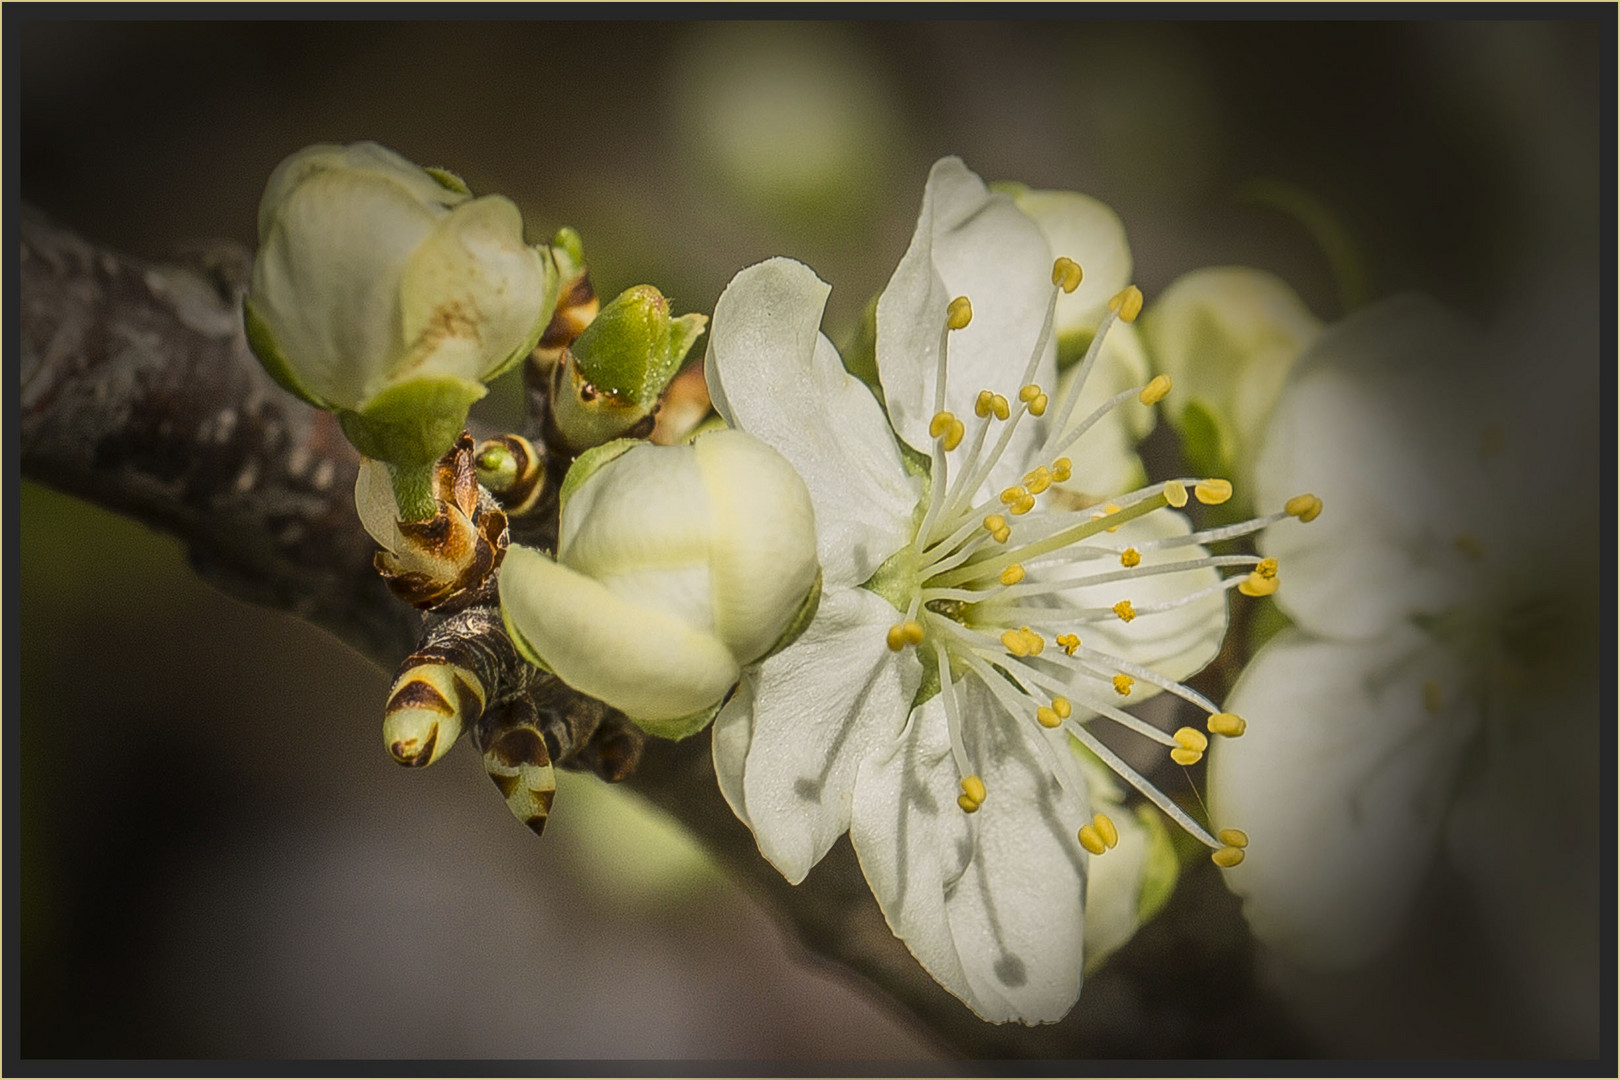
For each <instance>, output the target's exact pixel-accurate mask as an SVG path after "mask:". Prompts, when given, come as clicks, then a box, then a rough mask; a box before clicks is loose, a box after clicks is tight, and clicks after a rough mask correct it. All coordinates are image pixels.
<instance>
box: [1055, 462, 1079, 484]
mask: <svg viewBox="0 0 1620 1080" xmlns="http://www.w3.org/2000/svg"><path fill="white" fill-rule="evenodd" d="M1072 475H1074V462H1072V461H1070V460H1069V459H1068V458H1066V457H1060V458H1058V459H1057V460H1056V461H1054V462H1052V479H1053V480H1056V481H1057V482H1058V483H1060V484H1061V483H1063V481H1065V480H1067V479H1068V478H1069V477H1070V476H1072Z"/></svg>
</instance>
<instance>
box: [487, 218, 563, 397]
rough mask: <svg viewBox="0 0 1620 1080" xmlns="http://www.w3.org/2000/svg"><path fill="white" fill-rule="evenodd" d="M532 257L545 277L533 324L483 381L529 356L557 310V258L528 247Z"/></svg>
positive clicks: (560, 278) (559, 288)
mask: <svg viewBox="0 0 1620 1080" xmlns="http://www.w3.org/2000/svg"><path fill="white" fill-rule="evenodd" d="M529 250H530V251H532V252H534V257H535V260H536V261H537V262H539V264H540V273H541V275H542V276H543V277H544V278H545V279H546V298H545V300H544V301H543V302H542V303H541V305H540V310H539V311H538V312H537V313H536V315H535V320H534V325H533V326H531V327H530V328H529V334H528V337H527V338H526V339H525V340H524V342H523V344H522V345H520V346H519V347H518V348H516V349H514V350H513V351H512V353H511V355H510V356H508V357H507V358H506V359H505V360H502V361H501V362H500V363H499V364H497V365H495V366H494V367H493V368H491V369H490V370H489V371H488V372H486V373H485V374H484V382H494V381H495V380H496V379H498V378H500V377H501V376H502V375H505V374H506V373H507V372H508V371H511V370H512V369H513V368H515V367H517V366H518V365H519V364H521V363H523V361H525V360H527V359H528V358H529V354H530V353H532V352H534V347H535V346H536V345H538V344H540V339H541V338H542V337H544V336H545V333H546V327H548V326H550V325H551V317H552V316H553V315H554V314H556V312H557V297H558V296H559V295H560V293H561V290H562V273H561V272H560V271H559V270H558V267H557V260H556V258H555V257H554V256H553V255H552V253H551V251H550V250H549V249H546V250H542V249H541V248H538V247H534V248H530V249H529Z"/></svg>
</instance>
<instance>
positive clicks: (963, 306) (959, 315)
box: [945, 296, 973, 330]
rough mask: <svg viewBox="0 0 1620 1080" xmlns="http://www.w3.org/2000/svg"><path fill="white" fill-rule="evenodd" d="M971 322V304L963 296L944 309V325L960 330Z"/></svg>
mask: <svg viewBox="0 0 1620 1080" xmlns="http://www.w3.org/2000/svg"><path fill="white" fill-rule="evenodd" d="M972 321H973V304H972V303H971V302H970V301H969V300H968V298H967V297H965V296H958V297H957V298H956V299H955V300H952V301H951V305H950V307H948V308H946V309H945V325H946V326H948V327H950V328H951V329H952V330H960V329H962V328H963V327H964V326H966V325H967V324H968V323H970V322H972Z"/></svg>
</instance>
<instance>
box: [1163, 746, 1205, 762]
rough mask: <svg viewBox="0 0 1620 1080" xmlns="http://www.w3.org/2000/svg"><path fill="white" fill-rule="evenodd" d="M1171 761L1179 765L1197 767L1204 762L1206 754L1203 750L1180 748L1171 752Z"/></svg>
mask: <svg viewBox="0 0 1620 1080" xmlns="http://www.w3.org/2000/svg"><path fill="white" fill-rule="evenodd" d="M1170 760H1171V761H1173V762H1175V763H1176V764H1177V765H1196V764H1198V763H1199V762H1200V761H1202V760H1204V752H1203V751H1202V750H1188V749H1187V748H1186V747H1184V746H1178V747H1176V748H1175V749H1174V750H1172V751H1170Z"/></svg>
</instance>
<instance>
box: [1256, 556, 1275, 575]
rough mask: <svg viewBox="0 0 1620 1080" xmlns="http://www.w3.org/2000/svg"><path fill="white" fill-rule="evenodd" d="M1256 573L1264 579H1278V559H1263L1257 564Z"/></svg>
mask: <svg viewBox="0 0 1620 1080" xmlns="http://www.w3.org/2000/svg"><path fill="white" fill-rule="evenodd" d="M1254 572H1255V573H1257V574H1259V575H1260V576H1261V577H1263V578H1274V577H1276V576H1277V560H1276V559H1269V558H1268V559H1261V560H1260V561H1259V562H1258V563H1256V564H1255V567H1254Z"/></svg>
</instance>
